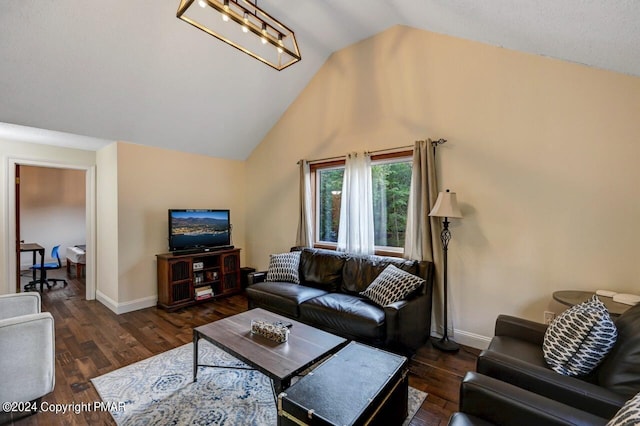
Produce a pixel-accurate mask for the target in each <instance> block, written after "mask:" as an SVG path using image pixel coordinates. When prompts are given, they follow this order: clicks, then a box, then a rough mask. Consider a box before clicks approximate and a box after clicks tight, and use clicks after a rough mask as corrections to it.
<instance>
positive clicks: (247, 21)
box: [242, 12, 249, 33]
mask: <svg viewBox="0 0 640 426" xmlns="http://www.w3.org/2000/svg"><path fill="white" fill-rule="evenodd" d="M243 21H244V24H243V25H242V32H243V33H248V32H249V27H247V24H248V23H249V15H247V12H245V13H244V18H243Z"/></svg>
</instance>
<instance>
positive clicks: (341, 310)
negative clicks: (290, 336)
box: [300, 293, 386, 342]
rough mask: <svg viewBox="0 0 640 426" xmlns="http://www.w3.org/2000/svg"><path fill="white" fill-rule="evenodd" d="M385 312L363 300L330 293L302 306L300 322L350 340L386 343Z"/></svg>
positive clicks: (348, 295)
mask: <svg viewBox="0 0 640 426" xmlns="http://www.w3.org/2000/svg"><path fill="white" fill-rule="evenodd" d="M384 319H385V316H384V310H383V309H382V308H380V307H379V306H376V305H374V304H373V303H371V302H369V301H368V300H366V299H364V298H363V297H359V296H354V295H350V294H343V293H329V294H325V295H324V296H319V297H315V298H313V299H310V300H308V301H307V302H305V303H303V304H302V305H300V320H301V321H303V322H306V323H309V324H314V325H315V326H317V327H319V328H322V329H324V330H327V331H329V332H333V333H335V334H339V335H342V336H347V337H354V336H357V337H358V338H364V339H365V340H369V341H372V342H383V341H384V336H385V331H386V330H385V321H384Z"/></svg>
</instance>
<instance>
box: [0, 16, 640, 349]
mask: <svg viewBox="0 0 640 426" xmlns="http://www.w3.org/2000/svg"><path fill="white" fill-rule="evenodd" d="M265 7H266V6H265ZM173 19H174V20H175V17H173ZM282 19H283V20H284V17H283V18H282ZM567 19H568V18H567ZM176 21H177V20H176ZM178 24H183V23H181V22H178ZM184 26H185V30H184V31H188V30H191V28H189V26H188V25H186V24H184ZM193 31H194V32H196V33H197V31H196V30H195V29H194V30H193ZM196 35H200V34H196ZM202 37H203V38H205V39H206V37H205V35H202ZM209 38H210V39H211V40H210V41H209V42H210V43H212V44H215V43H219V44H221V45H222V46H221V47H220V49H221V50H222V49H224V48H227V49H228V50H232V52H231V53H233V54H236V55H238V56H242V55H241V54H240V53H237V52H233V49H231V48H229V47H228V46H224V45H223V43H220V42H218V41H217V40H215V39H213V38H211V37H209ZM207 41H208V40H207ZM34 52H36V50H31V51H30V54H35V53H34ZM192 54H193V53H192ZM628 56H634V51H633V49H632V48H631V47H629V54H628ZM636 56H637V55H636ZM243 59H244V58H243ZM118 60H119V59H118V58H113V61H118ZM246 61H247V62H249V61H251V58H248V57H247V59H246ZM253 62H256V63H257V61H253ZM302 63H304V59H303V60H302ZM258 65H262V64H259V63H257V64H256V66H258ZM295 66H296V65H293V66H292V67H295ZM265 68H266V67H265ZM292 70H293V68H292ZM267 71H270V72H273V73H275V71H272V70H269V69H267ZM286 72H287V70H285V71H282V72H281V73H280V74H282V75H285V74H284V73H286ZM278 78H285V79H286V75H285V77H282V76H279V77H278ZM2 83H3V84H2V86H3V87H5V83H6V84H10V83H9V82H8V81H6V80H5V79H4V77H3V78H2ZM212 102H213V101H212ZM218 102H219V101H218ZM2 103H3V104H6V105H7V106H6V107H4V108H3V110H6V109H7V108H10V107H11V105H10V102H8V100H3V101H2ZM247 108H248V109H249V110H251V108H254V106H253V105H252V104H251V102H250V101H247ZM255 108H257V107H255ZM638 110H640V78H638V74H637V73H636V74H633V73H632V72H631V71H628V72H626V73H623V72H617V71H612V70H607V69H603V67H597V66H586V65H582V64H579V63H575V61H567V60H561V59H555V58H552V57H549V56H545V55H536V54H532V53H525V52H520V51H516V50H512V49H508V48H503V47H497V46H495V45H491V44H487V43H482V42H478V41H471V40H467V39H463V38H458V37H454V36H449V35H444V34H439V33H436V32H430V31H426V30H424V29H416V28H411V27H409V26H404V25H396V26H392V27H391V28H389V29H386V30H384V31H381V32H378V33H376V34H372V35H371V36H370V37H367V38H365V39H363V40H360V41H357V42H356V43H354V44H351V45H348V46H346V47H344V48H343V49H340V50H338V51H336V52H333V53H332V54H331V55H330V56H329V57H328V58H327V59H326V61H325V62H324V63H323V64H322V65H321V66H320V67H319V69H318V71H317V72H315V73H314V74H313V75H312V76H309V78H308V83H307V84H305V85H304V86H303V89H302V90H300V92H299V93H297V94H296V95H295V96H294V97H293V98H292V102H290V104H289V105H288V106H287V108H286V111H284V113H282V114H278V113H275V112H274V113H272V119H271V121H270V124H269V126H268V128H267V132H266V133H265V134H264V136H263V137H260V138H259V139H257V140H254V141H252V143H253V144H254V147H253V148H252V149H251V150H250V151H249V154H248V155H247V156H246V157H245V158H231V157H227V158H225V157H217V156H212V155H202V154H198V153H195V152H184V151H182V150H181V149H180V146H181V145H182V141H178V140H177V141H176V145H175V146H174V147H173V149H168V148H166V147H157V146H152V145H148V144H142V143H141V142H140V141H137V140H135V139H132V140H130V141H127V142H125V141H120V139H118V141H117V142H116V141H113V142H112V143H109V144H104V145H102V146H100V147H98V148H96V149H95V150H88V149H78V148H68V147H61V146H51V145H43V144H35V143H34V144H32V143H29V142H27V141H25V140H23V139H12V138H10V137H7V136H3V137H2V138H1V143H0V154H1V155H2V157H3V162H2V164H1V165H0V168H1V170H0V176H1V177H0V179H2V180H1V184H2V187H3V188H11V186H12V185H11V184H10V182H11V180H10V179H11V176H12V173H11V165H12V164H13V163H12V162H18V163H19V162H20V161H27V162H30V163H35V164H39V163H44V164H58V165H65V166H74V167H78V168H84V169H88V170H91V169H93V170H94V172H93V173H94V179H95V180H94V189H93V191H94V192H93V194H92V197H93V198H92V199H94V200H95V208H94V210H93V219H92V220H89V221H88V226H89V227H90V231H91V232H92V233H93V235H92V236H91V235H90V234H88V240H89V241H87V245H88V246H89V245H90V244H93V247H94V248H95V250H94V252H93V253H95V258H94V260H93V261H92V262H93V264H90V263H89V259H88V264H87V286H90V285H94V286H95V291H96V293H95V294H96V298H97V300H99V301H100V302H101V303H103V304H104V305H106V306H107V307H108V308H109V309H110V310H112V311H113V312H116V313H125V312H129V311H134V310H137V309H144V308H148V307H152V306H155V303H156V298H157V288H156V261H155V255H156V254H158V253H162V252H165V251H166V250H167V209H169V208H224V209H229V210H230V211H231V218H232V223H233V244H234V245H235V246H236V247H238V248H241V249H242V251H241V264H242V265H243V266H251V267H254V268H256V269H258V270H264V269H266V267H267V266H268V262H269V255H270V254H272V253H281V252H285V251H288V250H289V248H290V247H291V246H293V245H294V243H295V235H296V228H297V223H298V220H297V218H298V193H299V187H298V168H297V166H296V162H297V161H298V160H300V159H309V160H314V159H321V158H328V157H335V156H344V155H345V154H346V153H348V152H350V151H363V150H366V151H375V150H379V149H388V148H396V147H400V146H406V145H412V144H413V142H414V141H415V140H418V139H425V138H434V139H437V138H440V137H442V138H445V139H447V140H448V142H447V143H446V144H444V145H442V146H440V147H438V148H437V154H436V155H437V163H436V164H437V172H438V176H437V177H438V189H439V190H445V189H451V190H452V191H455V192H456V193H457V194H458V201H459V202H460V207H461V211H462V214H463V218H462V219H459V220H454V221H452V233H453V239H452V241H451V244H450V250H449V259H448V274H449V316H450V320H451V322H450V324H449V327H450V332H451V333H452V335H453V336H455V339H456V341H458V342H459V343H462V344H465V345H468V346H472V347H475V348H484V347H486V345H487V344H488V342H489V341H490V339H491V337H492V336H493V327H494V323H495V320H496V317H497V315H499V314H510V315H515V316H518V317H522V318H527V319H530V320H534V321H538V322H542V319H543V312H544V311H557V312H559V311H560V310H561V309H562V308H561V307H560V306H559V305H557V304H556V302H554V301H553V299H552V294H553V293H554V292H555V291H558V290H566V289H573V290H587V291H595V290H596V289H601V288H605V289H612V290H616V291H618V292H625V293H634V292H636V293H637V288H638V283H637V280H638V267H637V263H636V262H635V258H636V253H638V241H640V227H638V226H637V224H636V223H635V218H636V217H637V216H638V214H639V213H640V201H638V200H639V198H636V197H635V196H633V194H635V193H637V192H638V186H637V182H638V180H639V179H640V171H639V170H638V167H637V166H636V163H637V158H640V146H639V145H638V144H637V143H635V142H636V140H637V135H638V134H640V124H639V122H638V120H637V117H636V116H637V111H638ZM9 117H10V116H9V115H5V114H4V113H3V114H0V121H3V122H4V121H6V122H8V123H11V124H21V125H27V124H28V123H26V122H14V121H12V120H9V119H8V118H9ZM178 124H179V123H178ZM245 125H246V126H251V123H250V122H247V123H245ZM34 127H37V126H34ZM43 127H45V126H43ZM52 127H53V126H52ZM55 130H64V129H61V128H55ZM69 133H73V132H72V131H69ZM177 134H178V135H179V132H177ZM90 136H94V137H104V136H102V135H101V134H98V133H95V134H93V135H90ZM211 139H212V140H214V139H222V140H223V141H224V139H225V135H211ZM185 151H188V150H185ZM89 175H91V173H89ZM91 190H92V189H91V188H89V189H88V191H91ZM7 191H8V194H9V193H10V192H9V189H7ZM87 199H91V197H89V198H87ZM0 203H2V204H1V206H2V215H1V216H2V217H3V220H4V223H3V227H2V231H1V232H2V234H3V238H2V241H3V244H2V246H1V247H0V269H2V270H3V271H5V280H4V282H5V284H4V287H3V288H2V290H0V293H9V292H11V284H10V283H12V282H13V281H12V279H14V278H12V274H11V272H10V271H11V270H12V266H11V265H15V258H14V257H12V256H15V254H14V252H13V248H14V246H13V244H14V243H13V241H14V240H12V238H11V236H12V235H13V234H12V231H11V228H12V226H13V225H12V223H11V221H10V218H11V217H12V214H11V210H12V203H11V199H10V198H9V197H3V199H2V201H0ZM91 227H93V228H92V229H91ZM14 232H15V231H14ZM91 241H92V243H91ZM90 252H91V251H90V250H89V251H88V254H89V253H90ZM14 276H15V275H14ZM91 283H93V284H91ZM439 290H440V291H441V287H438V288H437V289H436V293H437V294H438V291H439ZM441 303H442V301H441V297H440V296H436V299H435V302H434V312H435V313H436V316H435V317H434V318H435V323H434V324H437V328H436V327H434V330H433V331H434V333H436V334H437V333H441V331H442V324H441V320H440V316H439V315H440V313H441V310H440V308H439V306H441Z"/></svg>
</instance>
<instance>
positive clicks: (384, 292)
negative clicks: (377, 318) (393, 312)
mask: <svg viewBox="0 0 640 426" xmlns="http://www.w3.org/2000/svg"><path fill="white" fill-rule="evenodd" d="M424 282H425V281H424V280H423V279H422V278H420V277H418V276H416V275H413V274H410V273H409V272H405V271H403V270H402V269H399V268H396V267H395V266H393V265H389V266H387V267H386V268H384V271H382V272H381V273H380V275H378V276H377V277H376V279H375V280H373V282H372V283H371V284H370V285H369V287H367V288H366V290H364V291H361V292H360V294H361V295H362V296H365V297H368V298H369V299H371V300H372V301H373V302H374V303H376V304H378V305H380V306H387V305H390V304H392V303H394V302H397V301H398V300H402V299H404V298H405V297H407V296H408V295H409V294H410V293H411V292H412V291H414V290H415V289H417V288H418V287H420V286H421V285H422V284H424Z"/></svg>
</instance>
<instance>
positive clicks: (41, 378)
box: [0, 312, 55, 402]
mask: <svg viewBox="0 0 640 426" xmlns="http://www.w3.org/2000/svg"><path fill="white" fill-rule="evenodd" d="M0 342H2V345H0V359H1V360H2V362H0V377H2V386H0V402H5V401H24V402H26V401H32V400H34V399H37V398H40V397H42V396H44V395H46V394H48V393H49V392H51V391H53V387H54V385H55V343H54V342H55V336H54V322H53V317H52V316H51V314H50V313H49V312H42V313H38V314H30V315H22V316H18V317H14V318H8V319H3V320H0Z"/></svg>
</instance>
